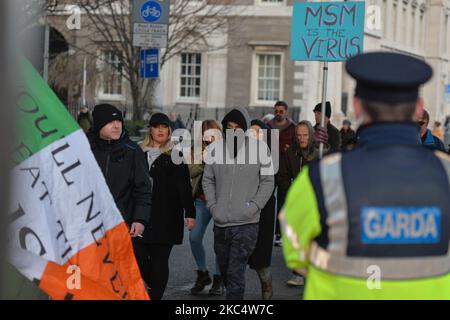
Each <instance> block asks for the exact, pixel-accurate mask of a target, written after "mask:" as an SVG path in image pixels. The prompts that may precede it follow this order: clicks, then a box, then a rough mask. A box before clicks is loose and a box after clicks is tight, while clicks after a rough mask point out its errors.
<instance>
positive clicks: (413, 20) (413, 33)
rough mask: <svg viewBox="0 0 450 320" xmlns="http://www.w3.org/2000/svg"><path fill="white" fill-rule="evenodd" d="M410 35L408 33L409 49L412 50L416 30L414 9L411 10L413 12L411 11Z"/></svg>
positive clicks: (414, 46)
mask: <svg viewBox="0 0 450 320" xmlns="http://www.w3.org/2000/svg"><path fill="white" fill-rule="evenodd" d="M411 27H412V28H411V33H410V35H411V41H410V44H411V47H412V48H414V49H415V48H416V28H417V25H416V9H415V8H413V11H412V25H411Z"/></svg>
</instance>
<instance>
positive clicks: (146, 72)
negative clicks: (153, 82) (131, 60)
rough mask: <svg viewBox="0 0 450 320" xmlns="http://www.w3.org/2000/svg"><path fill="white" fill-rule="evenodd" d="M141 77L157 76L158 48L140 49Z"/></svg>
mask: <svg viewBox="0 0 450 320" xmlns="http://www.w3.org/2000/svg"><path fill="white" fill-rule="evenodd" d="M140 69H141V70H140V71H141V72H140V75H141V78H143V79H148V78H158V77H159V49H141V68H140Z"/></svg>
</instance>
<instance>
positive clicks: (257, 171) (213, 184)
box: [202, 108, 274, 300]
mask: <svg viewBox="0 0 450 320" xmlns="http://www.w3.org/2000/svg"><path fill="white" fill-rule="evenodd" d="M222 125H223V128H224V131H225V130H227V129H228V130H227V132H226V133H225V139H224V140H220V141H216V142H215V143H213V144H212V145H211V149H212V150H215V152H216V155H217V154H219V156H218V157H217V156H216V160H219V161H215V163H211V161H209V162H208V161H207V162H206V163H207V164H206V165H205V169H204V174H203V181H202V184H203V191H204V193H205V197H206V201H207V207H208V209H209V211H210V212H211V215H212V218H213V220H214V251H215V253H216V256H217V258H218V262H219V267H220V272H221V274H222V277H223V279H224V284H225V288H226V297H227V299H230V300H231V299H232V300H242V299H243V298H244V291H245V270H246V267H247V262H248V258H249V257H250V255H251V254H252V252H253V250H254V248H255V245H256V240H257V237H258V222H259V216H260V212H261V209H262V208H264V206H265V204H266V202H267V201H268V200H269V198H270V196H271V194H272V192H273V189H274V176H273V173H272V174H270V175H263V174H261V169H262V168H263V165H262V164H261V161H260V159H256V161H251V160H250V159H249V158H251V157H249V155H250V154H251V153H253V154H254V153H255V150H250V149H251V148H250V143H249V139H250V138H249V137H245V134H244V132H245V131H247V129H249V128H250V117H249V115H248V113H247V111H246V110H245V109H244V108H236V109H233V110H231V111H230V112H229V113H228V114H227V115H226V116H225V117H224V119H223V121H222ZM233 130H234V131H233ZM259 147H260V148H261V147H263V146H261V145H259ZM265 148H267V146H265ZM221 151H222V152H221ZM210 152H211V150H210ZM230 159H231V160H232V161H230Z"/></svg>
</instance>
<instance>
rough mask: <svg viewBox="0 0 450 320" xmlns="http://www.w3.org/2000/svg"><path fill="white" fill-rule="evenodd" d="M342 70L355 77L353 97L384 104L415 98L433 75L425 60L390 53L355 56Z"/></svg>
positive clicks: (410, 100)
mask: <svg viewBox="0 0 450 320" xmlns="http://www.w3.org/2000/svg"><path fill="white" fill-rule="evenodd" d="M345 69H346V70H347V72H348V73H349V74H350V75H351V76H352V77H353V78H354V79H355V80H356V90H355V96H357V97H359V98H361V99H365V100H369V101H375V102H385V103H402V102H414V101H416V100H417V98H418V96H419V87H420V86H421V85H422V84H424V83H425V82H427V81H428V80H429V79H430V78H431V76H432V75H433V70H432V69H431V67H430V66H429V65H428V64H427V63H426V62H424V61H422V60H419V59H417V58H414V57H411V56H407V55H404V54H399V53H392V52H370V53H366V54H361V55H358V56H355V57H353V58H351V59H349V60H348V61H347V63H346V65H345Z"/></svg>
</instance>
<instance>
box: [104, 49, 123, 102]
mask: <svg viewBox="0 0 450 320" xmlns="http://www.w3.org/2000/svg"><path fill="white" fill-rule="evenodd" d="M100 66H101V68H100V69H101V77H100V78H101V85H100V94H102V95H107V96H122V94H123V65H122V62H121V61H120V56H119V54H118V53H117V52H116V51H113V50H103V51H102V53H101V63H100Z"/></svg>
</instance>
